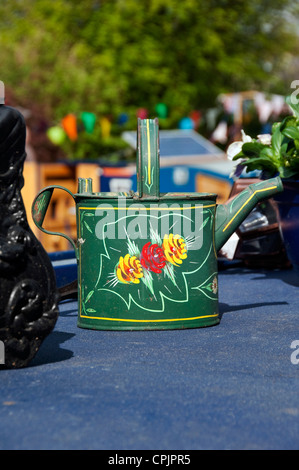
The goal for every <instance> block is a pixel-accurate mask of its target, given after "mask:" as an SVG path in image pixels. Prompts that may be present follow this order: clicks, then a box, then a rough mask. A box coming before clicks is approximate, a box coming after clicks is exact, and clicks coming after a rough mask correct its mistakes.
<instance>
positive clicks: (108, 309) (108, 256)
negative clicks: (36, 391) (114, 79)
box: [32, 119, 282, 330]
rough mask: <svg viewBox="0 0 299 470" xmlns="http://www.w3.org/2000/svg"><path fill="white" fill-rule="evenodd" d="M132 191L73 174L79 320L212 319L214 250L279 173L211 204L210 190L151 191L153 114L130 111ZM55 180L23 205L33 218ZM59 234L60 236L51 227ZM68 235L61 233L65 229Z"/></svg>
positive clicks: (133, 326)
mask: <svg viewBox="0 0 299 470" xmlns="http://www.w3.org/2000/svg"><path fill="white" fill-rule="evenodd" d="M137 134H138V140H137V143H138V145H137V180H138V194H135V193H133V192H130V193H125V192H123V193H93V191H92V181H91V179H82V178H79V187H78V193H77V194H75V195H73V197H74V200H75V202H76V214H77V233H78V240H77V245H75V244H74V242H73V241H71V243H72V244H73V246H74V248H75V251H76V254H77V259H78V308H79V312H78V326H79V327H82V328H90V329H99V330H144V329H175V328H196V327H203V326H210V325H215V324H217V323H219V313H218V273H217V251H218V250H219V249H220V248H221V246H223V244H224V243H225V242H226V241H227V240H228V238H229V237H230V236H231V234H232V233H233V232H234V231H235V230H236V228H237V227H238V226H239V225H240V224H241V223H242V221H243V220H244V219H245V218H246V216H247V215H248V213H249V212H250V211H251V210H252V209H253V207H254V206H255V205H256V204H257V202H258V201H260V200H261V199H265V198H268V197H270V196H272V195H273V194H275V193H277V192H280V191H282V184H281V180H280V178H273V179H271V180H267V181H265V182H260V183H257V184H254V185H250V186H249V187H247V188H246V189H245V190H244V191H243V192H242V193H240V194H238V195H237V196H236V197H235V198H234V199H233V200H232V201H230V202H229V203H227V204H224V205H220V206H218V207H216V197H217V195H216V194H209V193H203V194H200V193H189V194H186V193H166V194H160V192H159V138H158V120H157V119H144V120H142V119H139V120H138V133H137ZM54 188H55V186H50V187H48V188H45V189H43V190H42V191H41V192H40V193H39V194H38V196H37V197H36V199H35V201H34V203H33V209H32V215H33V220H34V221H35V223H36V225H37V226H38V227H39V228H40V229H41V230H42V231H45V232H46V233H49V232H48V231H46V230H45V229H44V228H43V227H42V223H43V220H44V215H45V213H46V210H47V207H48V205H49V202H50V199H51V194H52V192H53V190H54ZM60 235H62V236H66V235H63V234H60ZM66 238H67V239H68V240H70V239H69V237H67V236H66Z"/></svg>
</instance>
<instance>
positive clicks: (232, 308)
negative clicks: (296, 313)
mask: <svg viewBox="0 0 299 470" xmlns="http://www.w3.org/2000/svg"><path fill="white" fill-rule="evenodd" d="M274 305H288V302H257V303H255V304H254V303H252V304H245V305H244V304H242V305H229V304H225V303H223V302H220V303H219V317H220V320H221V318H222V316H223V315H224V314H225V313H228V312H238V311H240V310H249V309H254V308H258V307H269V306H271V307H272V306H274Z"/></svg>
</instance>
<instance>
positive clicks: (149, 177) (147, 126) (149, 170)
mask: <svg viewBox="0 0 299 470" xmlns="http://www.w3.org/2000/svg"><path fill="white" fill-rule="evenodd" d="M146 130H147V154H148V155H147V158H148V160H147V170H148V171H147V173H148V174H147V179H148V184H151V142H150V132H149V120H147V121H146Z"/></svg>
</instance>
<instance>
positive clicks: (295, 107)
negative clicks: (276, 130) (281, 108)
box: [286, 94, 299, 118]
mask: <svg viewBox="0 0 299 470" xmlns="http://www.w3.org/2000/svg"><path fill="white" fill-rule="evenodd" d="M286 103H287V104H288V105H289V107H290V108H291V109H292V111H293V113H294V115H295V116H296V117H297V118H299V100H298V99H297V98H295V96H294V95H293V94H292V95H290V96H287V97H286Z"/></svg>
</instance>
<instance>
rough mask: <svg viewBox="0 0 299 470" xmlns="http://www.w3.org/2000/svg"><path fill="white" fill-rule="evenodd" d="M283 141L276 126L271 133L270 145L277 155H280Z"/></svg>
mask: <svg viewBox="0 0 299 470" xmlns="http://www.w3.org/2000/svg"><path fill="white" fill-rule="evenodd" d="M282 141H283V135H282V133H281V132H280V126H279V127H277V128H276V129H275V131H274V134H273V135H272V146H273V149H274V152H275V153H276V154H277V155H280V147H281V144H282Z"/></svg>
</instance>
